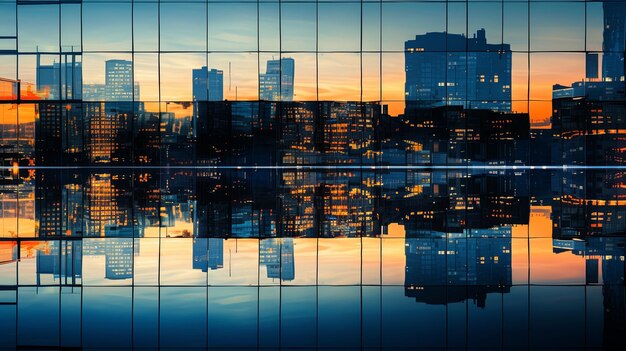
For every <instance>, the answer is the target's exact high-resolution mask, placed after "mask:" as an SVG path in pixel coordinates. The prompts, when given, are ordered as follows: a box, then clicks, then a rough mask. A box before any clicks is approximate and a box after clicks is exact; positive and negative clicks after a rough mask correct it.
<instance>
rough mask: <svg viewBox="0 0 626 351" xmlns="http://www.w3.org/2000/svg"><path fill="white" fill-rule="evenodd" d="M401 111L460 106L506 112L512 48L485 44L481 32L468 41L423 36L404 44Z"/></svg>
mask: <svg viewBox="0 0 626 351" xmlns="http://www.w3.org/2000/svg"><path fill="white" fill-rule="evenodd" d="M404 50H405V51H404V59H405V66H406V82H405V89H404V91H405V97H406V98H405V101H406V110H407V111H410V110H411V109H414V108H432V107H438V106H445V105H459V106H463V107H464V108H466V109H485V110H494V111H501V112H504V111H510V110H511V57H512V54H511V47H510V45H509V44H488V43H487V37H486V32H485V30H484V29H480V30H478V31H477V32H476V34H475V35H474V37H473V38H466V37H465V36H464V35H461V34H450V33H445V32H444V33H436V32H431V33H426V34H423V35H417V36H415V39H414V40H408V41H406V42H405V44H404Z"/></svg>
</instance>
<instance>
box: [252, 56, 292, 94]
mask: <svg viewBox="0 0 626 351" xmlns="http://www.w3.org/2000/svg"><path fill="white" fill-rule="evenodd" d="M294 72H295V60H294V59H293V58H290V57H288V58H283V59H280V60H269V61H267V67H266V69H265V73H264V74H261V75H260V76H259V84H260V86H259V98H260V99H261V100H267V101H279V100H280V101H293V81H294Z"/></svg>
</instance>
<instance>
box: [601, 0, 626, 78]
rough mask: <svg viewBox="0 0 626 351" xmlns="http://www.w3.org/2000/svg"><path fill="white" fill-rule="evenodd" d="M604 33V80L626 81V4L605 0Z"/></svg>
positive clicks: (603, 6)
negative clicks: (625, 60) (625, 56)
mask: <svg viewBox="0 0 626 351" xmlns="http://www.w3.org/2000/svg"><path fill="white" fill-rule="evenodd" d="M602 8H603V10H604V32H603V34H602V78H605V79H610V80H613V81H621V80H623V79H624V50H625V49H626V48H625V41H626V2H620V1H615V0H613V1H611V0H605V1H604V2H603V3H602Z"/></svg>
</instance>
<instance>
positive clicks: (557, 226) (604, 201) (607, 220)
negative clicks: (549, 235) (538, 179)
mask: <svg viewBox="0 0 626 351" xmlns="http://www.w3.org/2000/svg"><path fill="white" fill-rule="evenodd" d="M553 182H554V188H555V189H554V193H555V194H556V196H557V198H558V201H555V202H554V203H553V205H552V221H553V223H554V227H553V236H554V237H555V238H557V239H568V238H575V237H579V238H585V237H587V236H596V235H622V234H623V233H624V229H625V228H626V206H625V205H626V186H625V184H626V172H623V171H621V170H611V171H607V170H584V171H571V172H562V173H558V174H556V175H555V176H554V177H553Z"/></svg>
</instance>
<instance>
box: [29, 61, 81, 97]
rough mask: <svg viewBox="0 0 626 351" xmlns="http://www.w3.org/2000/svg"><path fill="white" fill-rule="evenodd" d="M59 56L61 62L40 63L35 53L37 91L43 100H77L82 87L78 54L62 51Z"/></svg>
mask: <svg viewBox="0 0 626 351" xmlns="http://www.w3.org/2000/svg"><path fill="white" fill-rule="evenodd" d="M60 58H61V62H53V63H52V64H50V65H42V64H41V55H40V54H37V78H36V79H37V81H36V84H37V92H38V93H39V94H40V96H41V99H45V100H61V99H63V100H79V99H81V98H82V89H83V69H82V63H81V62H80V54H75V53H69V54H68V53H64V54H61V56H60Z"/></svg>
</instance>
